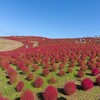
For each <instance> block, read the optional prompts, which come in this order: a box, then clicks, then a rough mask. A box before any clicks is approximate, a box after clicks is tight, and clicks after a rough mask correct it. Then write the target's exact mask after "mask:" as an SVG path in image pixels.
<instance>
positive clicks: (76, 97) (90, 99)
mask: <svg viewBox="0 0 100 100" xmlns="http://www.w3.org/2000/svg"><path fill="white" fill-rule="evenodd" d="M66 66H67V65H66ZM12 68H14V69H16V66H13V65H12ZM66 69H67V67H65V71H66ZM16 70H17V69H16ZM31 70H33V69H32V68H31ZM77 70H78V67H77V66H76V67H75V68H74V70H73V72H72V73H70V74H66V75H65V76H63V77H59V76H58V75H57V73H58V71H56V72H51V73H50V75H48V76H47V77H43V76H41V77H43V79H44V81H45V82H44V85H43V87H42V88H35V87H34V86H33V81H28V80H27V79H26V77H27V75H25V74H21V71H19V70H17V71H18V72H19V76H18V80H23V81H24V83H25V88H24V90H26V89H30V90H32V91H33V92H35V93H38V95H39V93H41V92H43V91H44V89H45V88H46V86H47V85H49V83H48V80H49V79H50V77H56V79H57V83H56V84H54V86H55V87H57V88H58V90H59V100H99V97H100V87H99V86H95V87H94V88H93V89H91V90H89V91H87V92H86V91H83V90H81V89H77V92H76V93H75V94H73V95H71V96H66V95H64V93H63V90H62V88H63V87H64V84H65V83H66V82H67V81H69V80H73V81H74V82H75V83H76V84H77V85H79V86H80V80H82V79H78V78H77V77H76V74H77ZM33 73H34V72H33ZM41 73H42V70H41V66H40V69H39V70H38V71H36V72H35V73H34V75H35V78H36V77H38V76H40V75H41ZM86 73H87V74H86V75H85V77H90V78H91V79H92V80H93V81H95V76H92V75H90V74H91V71H90V70H87V71H86ZM85 77H84V78H85ZM8 81H9V79H7V78H6V73H5V71H4V70H2V69H1V68H0V92H2V93H3V95H4V96H5V97H8V98H10V100H15V99H16V98H19V97H20V95H21V93H18V92H16V91H15V86H16V84H13V85H10V84H8ZM39 99H40V98H37V100H39ZM40 100H41V99H40Z"/></svg>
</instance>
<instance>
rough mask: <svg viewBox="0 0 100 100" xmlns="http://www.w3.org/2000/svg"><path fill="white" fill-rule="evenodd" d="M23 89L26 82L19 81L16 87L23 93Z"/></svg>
mask: <svg viewBox="0 0 100 100" xmlns="http://www.w3.org/2000/svg"><path fill="white" fill-rule="evenodd" d="M23 88H24V82H22V81H19V82H18V84H17V86H16V91H17V92H21V91H22V90H23Z"/></svg>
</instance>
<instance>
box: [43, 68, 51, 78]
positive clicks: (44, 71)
mask: <svg viewBox="0 0 100 100" xmlns="http://www.w3.org/2000/svg"><path fill="white" fill-rule="evenodd" d="M42 74H43V75H44V76H47V75H49V69H48V68H45V69H43V72H42Z"/></svg>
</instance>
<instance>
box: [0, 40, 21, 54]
mask: <svg viewBox="0 0 100 100" xmlns="http://www.w3.org/2000/svg"><path fill="white" fill-rule="evenodd" d="M21 46H23V43H21V42H18V41H15V40H10V39H4V38H0V52H3V51H12V50H15V49H17V48H19V47H21Z"/></svg>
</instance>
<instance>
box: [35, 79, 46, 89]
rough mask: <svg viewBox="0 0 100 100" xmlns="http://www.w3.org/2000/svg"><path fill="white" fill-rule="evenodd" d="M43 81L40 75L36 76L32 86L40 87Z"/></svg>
mask: <svg viewBox="0 0 100 100" xmlns="http://www.w3.org/2000/svg"><path fill="white" fill-rule="evenodd" d="M43 83H44V80H43V79H42V78H41V77H38V78H37V79H36V80H35V81H34V86H35V87H36V88H39V87H42V85H43Z"/></svg>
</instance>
